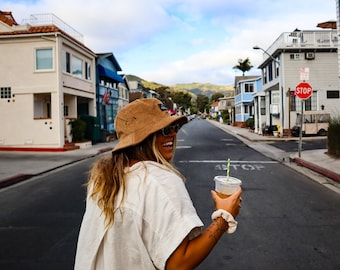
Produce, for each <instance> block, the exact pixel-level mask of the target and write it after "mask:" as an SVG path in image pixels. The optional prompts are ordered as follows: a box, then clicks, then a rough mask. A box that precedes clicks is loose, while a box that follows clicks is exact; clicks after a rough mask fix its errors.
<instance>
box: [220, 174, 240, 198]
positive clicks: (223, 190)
mask: <svg viewBox="0 0 340 270" xmlns="http://www.w3.org/2000/svg"><path fill="white" fill-rule="evenodd" d="M214 181H215V191H216V193H217V194H218V195H219V196H220V197H221V198H226V197H228V196H230V195H231V194H233V193H234V192H235V191H236V190H237V189H238V188H239V186H241V185H242V181H241V180H240V179H238V178H235V177H231V176H229V177H228V176H226V175H217V176H215V177H214Z"/></svg>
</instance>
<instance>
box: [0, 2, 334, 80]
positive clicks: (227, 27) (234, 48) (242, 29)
mask: <svg viewBox="0 0 340 270" xmlns="http://www.w3.org/2000/svg"><path fill="white" fill-rule="evenodd" d="M0 10H2V11H11V12H12V15H13V17H14V18H15V20H16V21H17V23H19V24H21V23H22V21H23V20H24V19H29V18H30V16H31V15H32V14H43V13H53V14H54V15H56V16H57V17H59V18H60V19H61V20H63V21H64V22H66V23H67V24H68V25H70V26H72V27H73V28H74V29H76V30H77V31H78V32H80V33H81V34H82V35H84V44H85V45H86V46H87V47H89V48H90V49H91V50H92V51H93V52H95V53H107V52H110V53H113V54H114V56H115V58H116V59H117V61H118V63H119V65H120V67H121V68H122V72H120V73H121V74H133V75H136V76H139V77H141V78H142V79H145V80H147V81H152V82H157V83H160V84H163V85H168V86H171V85H173V84H177V83H193V82H196V83H212V84H216V85H230V84H233V82H234V77H235V76H241V75H242V72H241V71H237V70H235V69H233V67H234V66H235V65H237V63H238V60H239V59H243V60H244V59H246V58H249V60H250V62H251V64H252V65H253V66H254V67H253V68H252V69H251V70H250V71H249V72H247V73H246V75H260V70H259V69H258V68H257V67H258V65H259V64H260V63H261V62H262V59H263V53H262V52H261V51H260V50H253V47H254V46H255V45H257V46H259V47H261V48H263V49H265V50H266V49H267V48H268V47H269V46H270V45H271V44H272V43H273V42H274V41H275V40H276V38H277V37H279V36H280V34H281V33H283V32H291V31H294V30H295V29H296V28H298V29H300V30H321V29H320V28H318V27H317V26H316V25H317V24H318V23H320V22H325V21H328V20H336V3H335V0H324V1H320V0H285V1H279V0H278V1H273V0H256V1H254V0H209V1H207V0H120V1H118V0H69V1H55V0H1V4H0Z"/></svg>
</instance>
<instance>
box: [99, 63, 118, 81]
mask: <svg viewBox="0 0 340 270" xmlns="http://www.w3.org/2000/svg"><path fill="white" fill-rule="evenodd" d="M98 72H99V75H101V76H106V77H109V78H111V79H113V80H115V81H118V82H122V83H123V82H124V80H123V78H122V77H121V76H120V75H118V74H117V73H115V72H113V71H111V70H109V69H107V68H104V67H103V66H102V65H98Z"/></svg>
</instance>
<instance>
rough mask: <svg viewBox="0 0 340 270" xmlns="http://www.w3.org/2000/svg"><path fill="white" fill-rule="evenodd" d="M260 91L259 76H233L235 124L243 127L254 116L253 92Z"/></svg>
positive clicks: (260, 82) (260, 80)
mask: <svg viewBox="0 0 340 270" xmlns="http://www.w3.org/2000/svg"><path fill="white" fill-rule="evenodd" d="M261 91H262V79H261V76H236V77H235V125H237V126H240V127H245V126H246V124H245V122H246V121H247V120H248V118H250V117H254V94H255V93H258V92H261Z"/></svg>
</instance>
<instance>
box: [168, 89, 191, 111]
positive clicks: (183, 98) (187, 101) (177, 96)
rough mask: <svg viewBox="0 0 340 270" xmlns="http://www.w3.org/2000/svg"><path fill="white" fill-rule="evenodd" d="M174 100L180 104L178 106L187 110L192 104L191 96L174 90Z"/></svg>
mask: <svg viewBox="0 0 340 270" xmlns="http://www.w3.org/2000/svg"><path fill="white" fill-rule="evenodd" d="M172 100H173V102H175V103H176V104H177V106H178V108H182V110H186V109H188V108H190V106H191V96H190V95H189V94H187V93H184V92H174V93H173V94H172Z"/></svg>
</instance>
